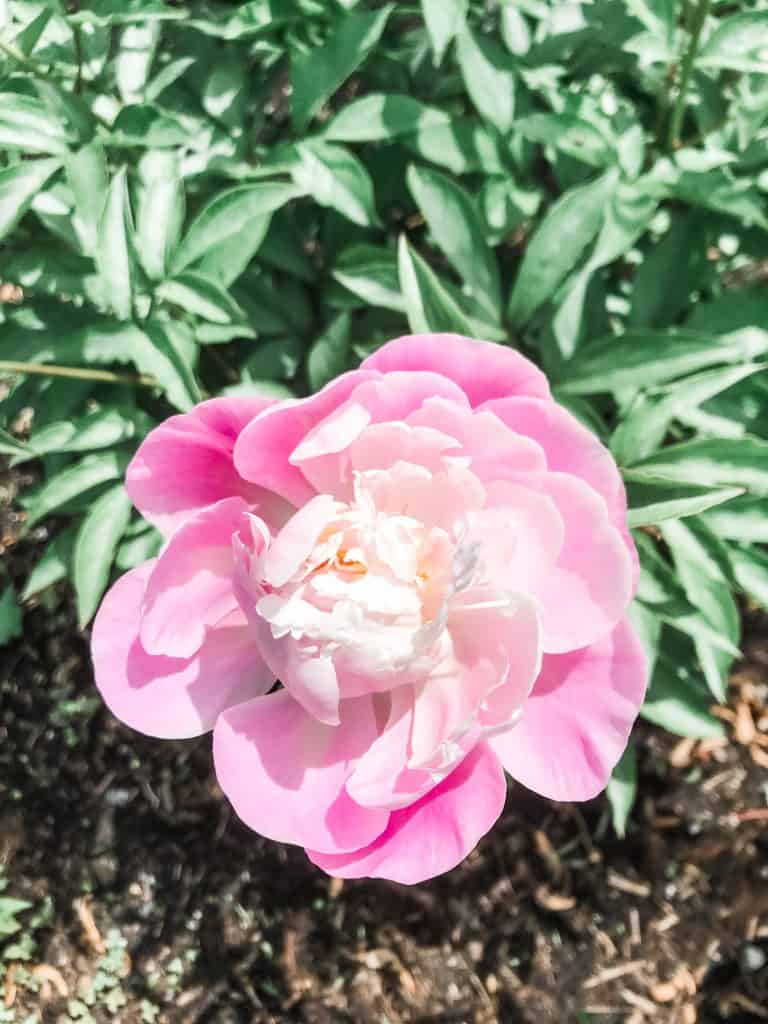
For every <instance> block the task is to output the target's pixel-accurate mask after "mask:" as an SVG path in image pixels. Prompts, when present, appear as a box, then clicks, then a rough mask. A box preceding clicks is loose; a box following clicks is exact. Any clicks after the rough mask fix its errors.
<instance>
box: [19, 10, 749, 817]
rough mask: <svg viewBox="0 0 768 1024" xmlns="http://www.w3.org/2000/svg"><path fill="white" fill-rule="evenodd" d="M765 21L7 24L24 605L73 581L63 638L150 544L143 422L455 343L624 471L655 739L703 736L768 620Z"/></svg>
mask: <svg viewBox="0 0 768 1024" xmlns="http://www.w3.org/2000/svg"><path fill="white" fill-rule="evenodd" d="M767 25H768V3H766V0H745V2H744V3H743V4H741V5H726V4H708V3H706V2H705V0H693V2H692V3H689V4H682V3H678V2H675V0H669V2H663V3H661V2H649V0H632V2H631V3H626V4H625V3H617V2H616V0H592V2H586V0H584V2H581V0H576V2H572V0H567V2H566V0H562V2H561V0H553V2H551V3H537V2H534V0H489V2H486V0H450V2H449V0H421V2H419V3H408V4H406V3H382V2H379V0H330V2H327V3H326V2H321V0H281V2H277V0H251V2H249V3H242V4H234V3H222V2H213V0H206V2H202V3H198V4H190V5H185V4H170V3H165V2H160V0H130V2H116V0H82V2H80V3H78V4H69V5H66V4H60V3H58V2H54V0H7V2H6V3H0V44H1V46H0V52H1V53H2V56H1V57H0V151H1V155H0V241H2V245H3V253H2V255H3V260H2V266H3V269H2V274H3V279H4V282H5V283H6V284H10V285H14V286H18V287H19V288H21V289H22V290H23V301H21V302H20V303H18V304H14V303H8V302H6V303H4V304H1V305H0V373H2V374H4V377H5V379H6V380H7V382H8V386H7V387H6V388H5V390H4V391H2V392H0V393H1V394H2V395H3V397H2V399H0V452H2V453H3V454H4V455H6V456H7V457H9V458H10V459H12V460H13V461H14V462H16V463H22V462H27V463H31V464H32V465H33V466H34V467H36V469H37V472H38V477H39V483H38V484H37V485H36V487H35V488H34V489H33V490H31V491H29V492H27V494H26V495H24V497H23V505H24V507H25V509H26V513H27V523H28V525H29V526H34V525H35V524H38V523H40V522H42V521H43V520H45V521H46V522H47V523H48V524H49V526H50V528H51V531H52V538H51V541H50V543H49V544H48V546H47V547H46V548H45V549H44V550H43V553H42V555H41V558H40V561H39V563H38V565H37V566H36V567H35V568H34V570H33V571H32V573H31V575H30V578H29V579H28V581H27V582H26V585H25V586H24V588H23V590H22V594H21V597H22V599H23V600H29V599H30V598H34V597H36V595H39V594H40V593H41V592H43V591H44V590H45V588H46V587H49V586H51V585H53V584H54V583H57V582H58V581H60V580H62V579H65V578H70V579H71V580H72V581H73V582H74V587H75V591H76V595H77V603H78V613H79V617H80V621H81V623H82V624H84V625H85V624H86V623H87V622H88V621H89V620H90V618H91V616H92V615H93V612H94V610H95V609H96V607H97V606H98V602H99V600H100V598H101V595H102V593H103V590H104V588H105V587H106V585H107V583H108V581H109V579H110V577H111V576H112V575H114V574H115V572H116V571H120V570H124V569H126V568H128V567H130V566H132V565H136V564H138V563H139V562H140V561H141V560H142V559H144V558H147V557H151V556H152V555H153V554H154V553H156V551H157V549H158V545H159V538H158V535H157V533H156V532H155V531H154V530H152V529H150V528H148V527H147V526H146V525H145V524H143V523H141V522H140V521H139V520H138V519H137V518H135V517H134V518H132V517H131V514H130V510H129V507H128V503H127V500H126V497H125V492H124V490H123V488H122V486H121V484H120V479H121V476H122V474H123V472H124V470H125V466H126V465H127V462H128V460H129V458H130V456H131V454H132V453H133V451H134V450H135V448H136V446H137V444H138V443H139V441H140V440H141V438H142V437H143V436H144V435H145V434H146V432H147V431H148V430H150V429H151V428H152V426H153V425H154V424H155V423H157V422H158V421H159V420H161V419H163V418H165V417H166V416H168V415H170V414H171V413H173V412H174V411H178V410H186V409H189V408H190V407H191V406H192V405H193V404H194V403H196V402H198V401H199V400H200V399H201V398H203V397H206V396H210V395H215V394H219V393H244V392H249V391H251V392H253V391H259V392H261V393H269V394H273V395H276V396H278V397H290V396H292V395H302V394H306V393H308V392H309V391H311V390H314V389H317V388H319V387H322V385H323V384H324V383H326V382H327V381H328V380H329V379H331V378H332V377H333V376H334V375H336V374H338V373H340V372H343V371H344V370H345V369H348V368H349V367H351V366H354V365H355V362H356V360H357V359H359V358H360V357H361V356H362V355H364V354H365V353H367V352H370V351H372V350H373V349H374V348H375V347H376V346H377V345H378V344H380V343H382V342H383V341H385V340H387V339H388V338H391V337H394V336H396V335H397V334H399V333H403V332H405V331H407V330H408V329H409V328H410V329H411V330H414V331H425V330H457V331H461V332H463V333H466V334H471V335H474V336H476V337H484V338H489V339H493V340H496V341H499V342H502V343H505V344H509V345H515V346H517V347H519V348H520V349H521V350H522V351H523V352H525V354H526V355H528V356H530V357H531V358H533V359H535V360H536V361H538V362H539V363H540V364H541V365H543V366H544V368H545V369H546V371H547V373H548V374H549V376H550V378H551V380H552V382H553V385H554V387H555V391H556V394H557V395H558V396H559V397H560V398H561V399H562V401H563V402H566V403H567V404H568V405H569V407H570V408H571V409H572V410H573V411H575V412H576V413H577V415H579V416H580V418H582V419H583V420H584V421H585V422H587V423H588V424H589V425H590V427H591V428H592V429H594V430H595V431H596V432H597V433H598V434H599V435H600V436H601V437H602V438H604V439H606V440H607V442H608V443H609V444H610V447H611V449H612V451H613V453H614V455H615V457H616V459H617V461H618V462H619V464H620V466H621V468H622V470H623V472H624V474H625V477H626V483H627V488H628V494H629V502H630V523H631V525H632V526H633V527H634V528H635V531H636V537H637V539H638V544H639V549H640V554H641V560H642V573H641V584H640V591H639V594H638V598H637V601H636V603H635V606H634V608H633V617H634V620H635V623H636V625H637V627H638V629H639V631H640V634H641V636H642V638H643V641H644V643H645V646H646V649H647V653H648V657H649V661H650V663H651V666H652V670H653V671H652V683H651V688H650V691H649V696H648V701H647V704H646V708H645V712H644V713H645V714H646V717H648V718H649V719H651V720H652V721H655V722H657V723H659V724H661V725H663V726H665V727H666V728H669V729H671V730H673V731H675V732H680V733H683V734H686V735H696V736H699V735H713V734H717V733H719V732H720V731H721V726H720V724H719V722H718V721H717V719H715V718H713V717H712V715H711V714H710V711H709V705H710V702H712V701H713V700H721V699H722V698H723V696H724V688H725V682H726V679H727V672H728V668H729V666H730V664H731V662H732V660H733V658H735V657H736V656H737V655H738V648H739V623H738V613H737V609H738V605H737V603H736V602H737V600H738V599H739V595H740V594H744V595H747V596H748V597H749V599H751V600H753V601H757V602H758V603H761V604H763V605H764V606H766V605H768V555H767V554H766V552H765V550H764V547H761V545H765V544H768V525H766V524H767V519H766V516H765V499H766V497H768V376H767V375H766V373H765V372H764V371H765V367H766V360H767V359H768V326H767V325H768V299H767V298H766V293H765V288H764V281H765V276H766V271H765V268H766V266H767V265H768V231H767V230H766V229H767V228H768V210H767V209H766V193H767V192H768V145H766V142H768V84H767V83H768V78H767V77H766V74H767V73H768V62H767V61H766V52H768V44H767V43H766V39H767V37H766V32H767V29H766V26H767ZM30 407H31V408H32V409H33V410H34V419H33V422H32V427H31V430H30V431H29V433H28V434H27V433H20V432H19V430H18V422H19V414H20V413H21V411H22V410H24V409H28V408H30ZM0 607H1V608H2V623H4V625H2V624H0V625H2V628H3V629H4V630H5V634H6V635H7V636H8V637H10V636H12V635H13V633H14V631H15V630H16V629H17V628H18V621H17V618H16V616H17V614H18V607H17V602H16V600H15V594H14V592H13V591H12V590H10V589H8V588H6V589H5V590H4V591H3V594H2V599H1V601H0ZM627 778H629V776H628V777H627ZM628 793H629V783H628V781H627V780H626V779H621V778H618V777H617V781H616V783H615V785H614V791H613V797H612V799H613V801H614V815H615V821H616V824H617V828H621V827H623V823H624V820H625V817H626V811H627V809H628V804H629V802H631V801H630V800H629V796H628Z"/></svg>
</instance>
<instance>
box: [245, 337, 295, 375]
mask: <svg viewBox="0 0 768 1024" xmlns="http://www.w3.org/2000/svg"><path fill="white" fill-rule="evenodd" d="M303 357H304V342H303V341H302V340H301V339H300V338H297V337H295V336H292V335H289V336H288V337H285V338H271V339H270V340H269V341H263V342H261V343H260V344H259V345H258V346H257V347H256V350H255V351H254V352H253V353H252V355H250V356H248V358H247V359H246V361H245V362H244V363H243V367H242V371H241V372H242V376H243V381H244V382H262V383H263V382H264V381H270V380H272V381H277V380H289V379H290V378H291V377H295V376H296V371H297V370H298V368H299V365H300V363H301V361H302V359H303Z"/></svg>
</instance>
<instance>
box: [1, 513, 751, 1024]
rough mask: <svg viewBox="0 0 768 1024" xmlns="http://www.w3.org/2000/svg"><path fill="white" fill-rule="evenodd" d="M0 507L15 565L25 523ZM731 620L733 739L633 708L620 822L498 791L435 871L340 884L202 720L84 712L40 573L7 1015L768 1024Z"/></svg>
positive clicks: (55, 606) (19, 719) (92, 704)
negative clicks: (492, 817)
mask: <svg viewBox="0 0 768 1024" xmlns="http://www.w3.org/2000/svg"><path fill="white" fill-rule="evenodd" d="M0 525H1V526H2V529H3V535H4V537H5V542H6V544H7V545H8V550H7V552H6V553H5V554H4V556H3V558H4V563H5V565H6V566H7V568H8V570H9V572H10V574H11V576H12V577H15V578H17V579H20V578H21V577H22V576H23V575H24V572H25V570H26V566H27V565H28V564H29V561H30V559H31V558H32V557H33V555H34V553H35V550H36V545H37V544H38V543H39V540H36V539H35V538H30V539H28V540H25V541H22V542H19V543H13V541H14V540H15V533H14V530H15V524H14V522H13V521H12V520H10V519H9V518H8V515H7V514H6V518H5V521H4V522H3V523H2V524H0ZM746 628H747V637H748V639H747V642H746V658H745V662H744V663H743V665H742V666H740V669H739V671H738V672H737V673H736V675H735V677H734V684H733V687H732V693H733V702H732V707H731V710H732V712H733V714H732V715H731V716H730V722H729V733H730V734H731V738H730V739H729V741H728V742H727V743H725V744H723V745H717V744H713V743H704V744H695V745H694V744H685V743H683V744H680V743H678V742H677V741H676V740H675V739H674V738H673V737H669V736H667V735H664V734H662V733H661V732H659V731H657V730H655V729H652V728H650V727H647V726H645V725H642V724H641V725H640V726H639V727H638V738H639V754H640V775H641V797H640V801H639V806H638V807H637V808H636V810H635V812H634V814H633V821H632V825H631V828H630V832H629V836H628V838H627V839H626V840H624V841H620V840H618V839H616V838H615V836H613V835H612V833H611V831H610V828H609V824H608V814H607V806H606V803H605V801H604V799H603V798H600V799H598V800H596V801H593V802H592V803H590V804H586V805H581V806H580V807H574V806H569V805H554V804H551V803H549V802H547V801H545V800H541V799H538V798H536V797H534V796H533V795H531V794H530V793H528V792H526V791H525V790H523V789H522V788H521V787H512V788H511V790H510V795H509V799H508V801H507V808H506V811H505V813H504V815H503V817H502V819H501V821H500V822H499V823H498V824H497V826H496V827H495V828H494V830H493V831H492V832H491V834H490V835H489V836H488V837H487V838H486V839H485V841H483V842H482V843H481V844H480V846H479V848H478V849H477V850H476V851H475V852H474V853H473V854H472V855H471V856H470V857H469V858H468V860H467V861H466V862H465V863H464V864H463V865H462V866H461V867H459V868H458V869H456V870H455V871H453V872H452V873H450V874H449V875H447V876H446V877H443V878H440V879H436V880H435V881H433V882H431V883H429V884H425V885H422V886H419V887H415V888H408V887H404V886H399V885H394V884H387V883H383V882H347V883H345V884H344V885H341V884H339V883H338V882H334V881H331V880H329V879H328V878H326V877H325V876H323V875H322V874H321V873H320V872H319V871H318V870H316V869H315V868H313V867H312V866H311V865H310V864H309V863H308V861H307V860H306V859H305V857H304V855H303V854H302V852H301V851H298V850H295V849H287V848H284V847H280V846H278V845H276V844H273V843H269V842H266V841H262V840H261V839H259V838H258V837H256V836H254V835H253V834H252V833H251V832H249V831H248V830H247V829H246V828H245V827H243V826H242V825H241V824H240V823H239V822H238V821H237V819H236V818H235V817H234V816H233V814H232V813H231V811H230V810H229V809H228V806H227V804H226V803H225V801H224V800H223V799H222V797H221V795H220V793H219V791H218V789H217V787H216V784H215V782H214V780H213V774H212V770H211V756H210V744H209V741H208V739H205V738H204V739H202V740H197V741H191V742H184V743H163V742H159V741H153V740H149V739H146V738H143V737H141V736H138V735H137V734H135V733H132V732H131V731H130V730H128V729H126V728H124V727H122V726H121V725H120V724H119V723H118V722H116V721H115V720H114V719H113V718H112V717H111V716H110V715H109V714H108V713H107V712H106V711H105V710H104V709H103V707H102V705H101V703H100V701H99V700H98V698H97V697H95V695H94V690H93V684H92V678H91V671H90V667H89V661H88V654H87V643H86V638H85V637H84V636H83V635H81V634H80V633H79V632H78V630H77V628H76V625H75V622H74V618H73V614H72V607H71V600H70V595H69V593H68V591H67V590H66V588H60V589H58V590H57V591H56V592H55V593H54V594H53V595H49V596H48V597H46V599H45V602H44V604H41V605H39V606H38V607H35V608H33V609H30V610H29V611H28V612H27V614H26V618H25V630H24V637H23V640H22V641H21V642H19V643H17V644H16V645H15V646H13V647H10V648H6V649H4V650H2V651H0V865H2V872H3V876H2V877H4V879H5V881H6V888H5V891H4V892H3V893H0V901H1V900H2V897H13V898H15V899H20V900H26V901H28V902H29V903H30V904H31V906H30V907H28V908H26V909H24V910H22V911H19V913H18V923H19V924H21V926H22V927H21V929H20V931H19V932H18V933H17V934H15V935H13V936H10V937H8V938H6V939H1V938H0V970H1V971H2V972H3V973H2V975H0V985H2V986H3V989H2V991H3V996H2V998H0V1020H3V1021H5V1020H8V1021H10V1020H17V1021H20V1022H21V1021H26V1020H40V1021H56V1022H62V1024H64V1022H66V1021H69V1020H73V1021H82V1022H85V1024H88V1021H96V1022H99V1024H101V1022H106V1021H119V1022H125V1024H134V1022H137V1024H138V1022H142V1024H153V1022H166V1021H167V1022H170V1024H175V1022H190V1024H191V1022H216V1024H230V1022H232V1024H234V1022H240V1021H244V1022H251V1024H262V1022H263V1024H266V1022H287V1024H290V1022H306V1024H326V1022H328V1024H332V1022H334V1024H335V1022H361V1024H369V1022H370V1024H378V1022H381V1024H385V1022H386V1024H399V1022H405V1021H408V1022H411V1021H412V1022H420V1024H427V1022H434V1024H438V1022H439V1024H443V1022H446V1024H449V1022H476V1024H481V1022H483V1024H489V1022H494V1021H500V1022H503V1024H544V1022H547V1024H548V1022H554V1024H571V1022H574V1024H583V1022H592V1021H594V1022H600V1024H619V1022H621V1024H625V1022H630V1024H642V1022H644V1021H661V1022H669V1024H673V1022H674V1024H693V1022H695V1021H696V1022H699V1024H715V1022H724V1021H728V1022H731V1024H748V1022H755V1024H759V1022H761V1021H764V1020H768V771H767V770H766V765H765V760H763V763H762V764H761V763H759V762H760V757H761V752H763V751H765V749H766V748H765V746H764V745H762V741H761V742H756V741H755V738H754V736H752V737H751V738H750V737H749V736H748V735H745V734H744V732H743V730H744V729H745V728H748V724H747V723H746V722H745V720H744V712H741V711H739V708H740V706H741V705H743V704H746V705H747V707H748V710H749V714H750V719H751V721H752V724H753V727H756V726H757V725H759V726H761V727H762V729H763V730H765V728H766V724H767V723H766V721H765V703H766V695H767V694H768V627H767V625H766V620H765V619H764V618H760V617H759V616H752V617H750V618H749V621H748V622H747V624H746ZM761 709H762V710H761ZM739 718H741V724H740V725H739ZM739 729H741V730H742V731H741V732H739ZM733 734H738V735H739V736H740V739H741V740H742V742H736V740H735V739H734V738H733ZM759 734H760V731H759V729H758V730H757V733H756V735H758V736H759ZM1 906H2V904H1V902H0V908H1ZM1 920H2V916H1V914H0V921H1ZM22 940H23V941H22ZM9 947H10V950H11V954H12V955H10V956H9V955H8V950H9ZM3 999H4V1001H5V1009H2V1002H3ZM2 1014H6V1016H3V1015H2ZM31 1014H34V1015H36V1016H32V1017H31V1018H30V1015H31Z"/></svg>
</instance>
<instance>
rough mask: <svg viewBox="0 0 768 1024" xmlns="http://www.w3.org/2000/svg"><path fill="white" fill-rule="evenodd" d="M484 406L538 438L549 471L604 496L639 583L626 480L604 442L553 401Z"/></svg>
mask: <svg viewBox="0 0 768 1024" xmlns="http://www.w3.org/2000/svg"><path fill="white" fill-rule="evenodd" d="M484 408H486V409H488V410H489V411H491V412H493V413H495V414H496V415H497V416H498V417H499V418H500V419H501V420H503V421H504V423H506V424H507V426H508V427H510V428H511V429H512V430H514V431H517V432H518V433H520V434H523V435H524V436H526V437H530V438H532V439H533V440H534V441H536V442H537V443H538V444H539V445H540V446H541V447H542V449H543V450H544V453H545V454H546V457H547V465H548V466H549V469H550V470H553V471H554V472H557V473H571V474H572V475H573V476H576V477H578V478H579V479H580V480H584V481H585V482H586V483H588V484H589V486H590V487H592V488H593V489H594V490H595V491H597V493H598V494H600V495H602V497H603V498H604V499H605V502H606V504H607V506H608V511H609V513H610V516H611V518H612V520H613V523H614V525H615V526H616V527H618V529H619V531H620V533H621V535H622V537H623V538H624V543H625V544H626V545H627V548H628V550H629V553H630V555H631V557H632V560H633V564H634V575H635V586H636V578H637V574H638V572H639V562H638V558H637V551H636V549H635V544H634V541H633V540H632V535H631V534H630V532H629V530H628V529H627V496H626V492H625V490H624V482H623V481H622V479H621V474H620V473H619V469H618V467H617V465H616V462H615V460H614V458H613V456H612V455H611V453H610V452H609V451H608V449H607V448H606V447H605V445H603V444H602V443H601V442H600V441H599V439H598V438H597V437H595V435H594V434H593V433H592V432H591V431H590V430H587V428H586V427H585V426H584V425H583V424H581V423H579V421H578V420H577V419H576V417H575V416H572V415H571V413H569V412H568V410H567V409H564V408H563V407H562V406H561V405H558V404H557V403H556V402H553V401H543V400H541V399H536V398H502V399H497V400H496V401H493V402H489V403H488V404H487V405H486V406H485V407H484Z"/></svg>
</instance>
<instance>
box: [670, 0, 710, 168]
mask: <svg viewBox="0 0 768 1024" xmlns="http://www.w3.org/2000/svg"><path fill="white" fill-rule="evenodd" d="M711 6H712V0H699V2H698V6H697V7H696V9H695V11H694V12H693V18H692V22H691V35H690V39H689V40H688V47H687V49H686V51H685V55H684V56H683V63H682V69H681V72H680V85H679V87H678V90H677V98H676V100H675V105H674V107H673V109H672V116H671V118H670V120H669V136H668V138H667V145H668V148H669V149H677V148H678V147H679V145H680V129H681V128H682V125H683V114H684V113H685V105H686V100H687V98H688V86H689V85H690V83H691V76H692V75H693V67H694V64H695V62H696V55H697V53H698V52H699V40H700V39H701V30H702V29H703V28H704V23H705V22H706V20H707V15H708V14H709V9H710V7H711Z"/></svg>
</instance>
